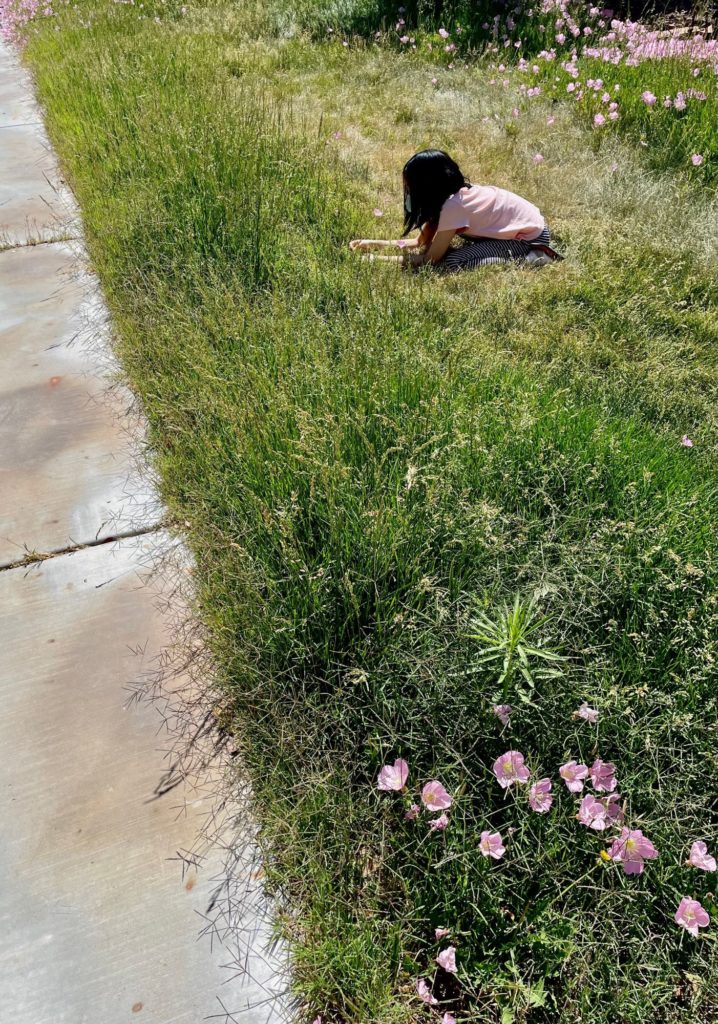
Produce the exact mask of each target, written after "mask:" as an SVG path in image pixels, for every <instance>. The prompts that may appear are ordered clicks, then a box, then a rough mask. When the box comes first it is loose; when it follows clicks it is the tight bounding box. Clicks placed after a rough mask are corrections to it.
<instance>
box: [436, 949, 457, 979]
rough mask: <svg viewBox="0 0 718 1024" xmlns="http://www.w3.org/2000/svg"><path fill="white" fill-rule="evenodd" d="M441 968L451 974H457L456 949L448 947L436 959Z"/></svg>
mask: <svg viewBox="0 0 718 1024" xmlns="http://www.w3.org/2000/svg"><path fill="white" fill-rule="evenodd" d="M436 962H437V964H438V965H439V967H443V969H444V970H445V971H448V972H449V974H456V947H455V946H447V948H446V949H443V950H442V951H441V953H439V955H438V956H437V958H436Z"/></svg>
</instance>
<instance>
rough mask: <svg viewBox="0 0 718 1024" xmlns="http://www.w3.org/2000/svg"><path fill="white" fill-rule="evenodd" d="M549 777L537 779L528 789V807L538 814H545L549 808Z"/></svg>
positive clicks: (551, 798)
mask: <svg viewBox="0 0 718 1024" xmlns="http://www.w3.org/2000/svg"><path fill="white" fill-rule="evenodd" d="M552 803H553V797H552V796H551V779H539V781H538V782H535V783H534V784H533V786H532V787H531V789H530V790H529V807H530V808H531V810H532V811H536V812H537V813H538V814H545V813H546V811H549V810H550V809H551V804H552Z"/></svg>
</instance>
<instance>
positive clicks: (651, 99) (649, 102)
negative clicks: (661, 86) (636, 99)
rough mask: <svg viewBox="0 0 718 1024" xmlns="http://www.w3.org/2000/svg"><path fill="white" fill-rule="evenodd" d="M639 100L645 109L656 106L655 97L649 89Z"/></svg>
mask: <svg viewBox="0 0 718 1024" xmlns="http://www.w3.org/2000/svg"><path fill="white" fill-rule="evenodd" d="M641 99H642V100H643V102H644V103H645V104H646V106H647V107H653V106H655V104H656V97H655V96H654V95H653V93H652V92H651V91H650V90H649V89H646V91H645V92H644V93H641Z"/></svg>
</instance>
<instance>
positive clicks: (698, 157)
mask: <svg viewBox="0 0 718 1024" xmlns="http://www.w3.org/2000/svg"><path fill="white" fill-rule="evenodd" d="M691 163H692V164H693V166H694V167H700V165H701V164H702V163H703V157H702V156H701V154H700V153H694V154H693V156H692V157H691Z"/></svg>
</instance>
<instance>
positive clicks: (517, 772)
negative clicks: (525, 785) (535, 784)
mask: <svg viewBox="0 0 718 1024" xmlns="http://www.w3.org/2000/svg"><path fill="white" fill-rule="evenodd" d="M530 774H531V773H530V772H529V770H528V768H527V767H526V765H525V764H524V755H523V754H522V753H521V752H520V751H519V750H507V751H506V753H505V754H502V755H501V757H498V758H497V759H496V760H495V761H494V775H495V776H496V778H497V779H498V782H499V785H500V786H501V788H502V789H506V788H507V787H508V786H510V785H511V783H512V782H528V780H529V776H530Z"/></svg>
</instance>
